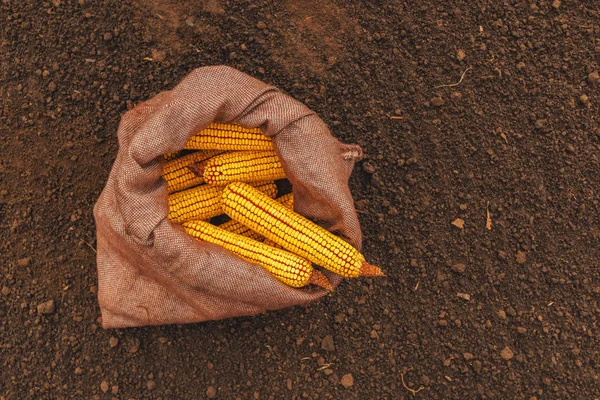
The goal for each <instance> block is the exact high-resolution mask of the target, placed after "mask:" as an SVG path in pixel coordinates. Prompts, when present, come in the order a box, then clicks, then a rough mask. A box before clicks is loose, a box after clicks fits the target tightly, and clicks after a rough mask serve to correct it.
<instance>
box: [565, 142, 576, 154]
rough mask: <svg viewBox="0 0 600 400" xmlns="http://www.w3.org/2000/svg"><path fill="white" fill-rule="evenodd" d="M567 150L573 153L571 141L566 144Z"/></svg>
mask: <svg viewBox="0 0 600 400" xmlns="http://www.w3.org/2000/svg"><path fill="white" fill-rule="evenodd" d="M567 152H569V153H571V154H573V153H575V146H573V145H572V144H571V143H568V144H567Z"/></svg>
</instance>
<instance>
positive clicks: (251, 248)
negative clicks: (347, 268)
mask: <svg viewBox="0 0 600 400" xmlns="http://www.w3.org/2000/svg"><path fill="white" fill-rule="evenodd" d="M183 227H184V229H185V230H186V232H187V233H188V234H190V235H191V236H193V237H195V238H196V239H200V240H204V241H206V242H210V243H214V244H217V245H220V246H223V247H224V248H225V249H227V250H229V251H231V252H232V253H234V254H236V255H238V256H239V257H241V258H242V259H244V260H246V261H248V262H251V263H254V264H258V265H260V266H261V267H263V268H264V269H266V270H267V271H268V272H270V273H271V274H273V275H274V276H275V278H277V279H278V280H280V281H281V282H283V283H285V284H286V285H289V286H292V287H303V286H306V285H307V284H309V283H314V284H316V285H318V286H321V287H323V288H325V289H327V290H330V291H331V290H333V288H332V287H331V284H330V283H329V281H328V280H327V278H326V277H325V275H323V274H322V273H321V272H319V271H317V270H315V269H313V267H312V265H311V263H310V262H309V261H308V260H306V259H304V258H302V257H299V256H297V255H295V254H292V253H289V252H287V251H285V250H280V249H276V248H273V247H270V246H267V245H265V244H263V243H261V242H258V241H256V240H253V239H250V238H248V237H245V236H241V235H238V234H236V233H233V232H229V231H226V230H224V229H221V228H219V227H216V226H214V225H211V224H210V223H208V222H205V221H188V222H186V223H184V224H183Z"/></svg>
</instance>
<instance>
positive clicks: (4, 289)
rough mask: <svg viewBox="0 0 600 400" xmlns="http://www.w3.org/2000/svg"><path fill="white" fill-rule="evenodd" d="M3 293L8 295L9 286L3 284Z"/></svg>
mask: <svg viewBox="0 0 600 400" xmlns="http://www.w3.org/2000/svg"><path fill="white" fill-rule="evenodd" d="M2 294H3V295H5V296H8V295H9V294H10V288H9V287H8V286H2Z"/></svg>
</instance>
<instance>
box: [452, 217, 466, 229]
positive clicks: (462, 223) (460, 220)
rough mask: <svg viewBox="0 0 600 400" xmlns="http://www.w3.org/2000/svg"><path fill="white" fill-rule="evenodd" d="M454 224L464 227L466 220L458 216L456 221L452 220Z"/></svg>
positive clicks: (459, 227)
mask: <svg viewBox="0 0 600 400" xmlns="http://www.w3.org/2000/svg"><path fill="white" fill-rule="evenodd" d="M452 225H454V226H455V227H457V228H458V229H464V227H465V220H463V219H462V218H456V219H455V220H454V221H452Z"/></svg>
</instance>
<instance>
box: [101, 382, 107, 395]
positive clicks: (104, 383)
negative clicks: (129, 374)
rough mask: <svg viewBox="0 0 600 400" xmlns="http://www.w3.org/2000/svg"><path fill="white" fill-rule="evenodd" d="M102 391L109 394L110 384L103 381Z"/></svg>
mask: <svg viewBox="0 0 600 400" xmlns="http://www.w3.org/2000/svg"><path fill="white" fill-rule="evenodd" d="M100 390H102V391H103V392H104V393H106V392H108V382H106V381H102V383H100Z"/></svg>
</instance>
